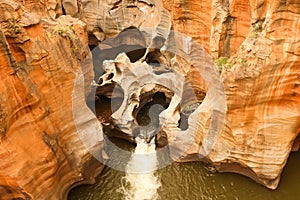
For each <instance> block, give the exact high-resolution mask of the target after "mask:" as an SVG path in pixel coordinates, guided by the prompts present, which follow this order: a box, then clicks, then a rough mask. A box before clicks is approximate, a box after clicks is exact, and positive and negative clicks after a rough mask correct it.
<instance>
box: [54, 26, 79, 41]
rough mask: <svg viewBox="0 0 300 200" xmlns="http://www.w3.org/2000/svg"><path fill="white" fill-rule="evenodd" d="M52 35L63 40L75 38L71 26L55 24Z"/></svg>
mask: <svg viewBox="0 0 300 200" xmlns="http://www.w3.org/2000/svg"><path fill="white" fill-rule="evenodd" d="M53 33H54V34H56V35H60V36H62V37H64V38H68V39H69V40H73V39H75V37H76V34H75V32H74V29H73V27H72V26H66V25H62V24H57V25H56V26H55V27H54V28H53Z"/></svg>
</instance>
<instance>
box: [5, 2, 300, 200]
mask: <svg viewBox="0 0 300 200" xmlns="http://www.w3.org/2000/svg"><path fill="white" fill-rule="evenodd" d="M0 8H1V13H0V23H1V29H0V61H1V62H0V63H1V67H0V70H1V72H0V76H1V79H0V89H1V90H0V91H1V97H0V133H1V143H0V144H1V145H0V156H1V164H0V196H1V198H2V197H3V199H12V198H21V199H63V198H66V195H67V192H68V190H69V189H70V187H73V186H74V184H79V183H80V182H81V183H82V182H92V181H93V178H94V176H95V175H96V174H97V173H98V172H99V170H100V169H101V168H102V164H101V163H99V162H97V161H96V159H95V158H94V157H93V156H92V155H91V154H90V152H89V151H88V150H87V149H86V148H85V146H84V145H83V143H82V142H81V139H82V138H81V139H80V136H79V135H78V134H77V130H78V129H80V130H85V129H87V128H86V124H88V123H90V121H93V124H94V125H96V126H97V127H98V128H99V127H100V128H101V125H100V124H99V122H96V121H95V120H96V118H93V117H92V118H89V117H88V116H90V113H89V111H88V110H87V109H85V108H86V106H85V104H84V99H85V98H86V97H87V95H88V93H89V91H90V84H91V82H92V80H93V78H94V72H93V63H92V62H91V59H89V58H90V56H91V52H90V50H89V47H88V45H90V47H91V46H97V45H98V44H99V43H101V42H102V41H104V40H105V39H109V38H112V37H115V36H116V35H118V34H119V33H120V32H121V31H123V30H124V29H126V28H129V27H136V28H138V29H139V30H146V32H147V29H154V30H155V32H156V33H157V34H159V35H160V36H161V37H164V38H167V37H168V34H169V33H170V30H174V31H178V32H182V33H184V34H186V35H187V36H190V37H191V40H193V42H195V43H197V44H198V45H199V46H201V47H203V48H204V49H205V50H206V51H207V52H208V54H207V57H209V58H208V59H209V60H212V59H214V60H215V63H216V66H217V67H218V68H219V70H220V72H221V74H220V77H221V80H222V82H223V85H224V94H225V95H226V110H227V112H226V118H225V123H224V126H223V127H222V131H221V132H220V136H219V137H218V140H217V141H216V145H215V148H214V149H213V151H211V152H210V153H209V154H208V155H207V156H206V158H205V159H200V158H199V156H198V154H199V153H200V152H201V151H200V150H199V149H201V145H202V142H203V138H205V130H206V129H209V125H207V124H204V125H203V127H202V128H201V129H198V132H197V134H196V136H195V137H196V138H195V141H196V142H195V144H194V145H192V146H191V148H189V149H188V150H187V151H186V152H185V156H184V157H182V158H181V159H180V160H178V161H182V162H184V161H190V160H205V161H207V162H211V163H212V164H213V165H215V166H216V168H217V169H218V170H219V171H233V172H238V173H242V174H245V175H247V176H250V177H251V178H253V179H254V180H256V181H257V182H259V183H262V184H264V185H265V186H267V187H269V188H273V189H274V188H276V187H277V185H278V182H279V180H280V174H281V172H282V170H283V168H284V166H285V164H286V161H287V158H288V156H289V153H290V151H291V150H292V149H294V150H298V148H299V146H300V145H299V144H300V140H299V137H297V136H298V133H299V132H300V106H299V103H300V102H299V101H300V97H299V93H300V68H299V65H300V63H299V62H300V58H299V56H300V48H299V46H300V40H299V31H300V25H299V21H300V20H299V15H300V3H299V2H298V1H296V0H285V1H279V0H276V1H269V0H228V1H221V0H213V1H192V0H184V1H179V0H176V1H172V2H170V1H165V0H163V1H159V0H155V1H151V0H145V1H125V0H124V1H94V0H81V1H80V0H77V1H72V0H63V1H58V0H57V1H56V0H49V1H45V2H44V3H40V2H38V1H7V0H1V4H0ZM65 15H67V16H65ZM149 38H150V39H151V37H149ZM150 39H149V40H150ZM149 40H148V41H147V39H146V43H145V44H146V45H150V43H151V42H149ZM108 44H109V45H110V43H106V44H104V47H105V48H108V47H109V45H108ZM177 61H178V63H179V64H181V65H182V66H186V64H185V63H184V62H182V61H180V59H179V58H178V60H177ZM83 63H85V64H84V65H83ZM202 63H207V62H204V61H203V62H202ZM194 69H195V68H194V67H191V66H189V67H186V68H185V67H182V68H181V71H182V73H183V74H184V73H185V75H186V76H187V77H188V80H189V81H190V82H191V83H192V84H194V85H196V86H197V84H202V83H201V81H199V77H197V76H194V74H195V71H194ZM78 75H79V76H82V77H84V81H83V82H82V85H83V86H84V90H83V93H82V94H81V95H79V96H78V95H75V94H74V87H75V86H74V83H75V82H76V81H75V80H76V79H77V78H78ZM80 80H82V79H80ZM205 87H206V86H203V87H202V88H205ZM74 96H76V97H78V98H79V100H78V102H79V104H78V105H77V104H76V106H81V107H82V108H83V109H82V113H77V114H76V115H83V116H86V118H83V119H81V120H82V121H80V127H76V125H78V123H75V121H74V112H73V111H74V102H72V98H73V97H74ZM216 101H218V99H217V98H216ZM212 102H213V99H212ZM207 112H208V114H210V115H211V113H209V112H211V111H207ZM207 118H210V117H207ZM193 123H194V124H201V123H202V122H200V121H194V122H193ZM75 124H76V125H75ZM87 137H89V136H87ZM96 143H97V145H100V146H101V144H102V143H103V141H102V139H101V138H99V139H98V140H97V141H96ZM195 155H197V156H195Z"/></svg>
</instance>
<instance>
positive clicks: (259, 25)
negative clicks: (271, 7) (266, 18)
mask: <svg viewBox="0 0 300 200" xmlns="http://www.w3.org/2000/svg"><path fill="white" fill-rule="evenodd" d="M262 30H263V28H262V22H261V21H259V22H257V23H255V24H254V25H253V31H254V32H256V33H257V32H262Z"/></svg>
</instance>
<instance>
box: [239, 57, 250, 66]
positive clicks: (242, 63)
mask: <svg viewBox="0 0 300 200" xmlns="http://www.w3.org/2000/svg"><path fill="white" fill-rule="evenodd" d="M238 62H239V63H240V64H241V65H243V66H248V63H247V60H246V59H244V58H240V59H238Z"/></svg>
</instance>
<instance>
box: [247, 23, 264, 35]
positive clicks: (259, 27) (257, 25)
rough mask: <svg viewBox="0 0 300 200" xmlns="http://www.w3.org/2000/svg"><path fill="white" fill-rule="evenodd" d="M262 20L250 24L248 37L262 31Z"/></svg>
mask: <svg viewBox="0 0 300 200" xmlns="http://www.w3.org/2000/svg"><path fill="white" fill-rule="evenodd" d="M262 24H263V23H262V22H261V21H259V22H256V23H255V24H253V25H252V29H251V32H250V34H249V39H254V38H256V37H257V36H258V33H260V32H262V31H263V27H262Z"/></svg>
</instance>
